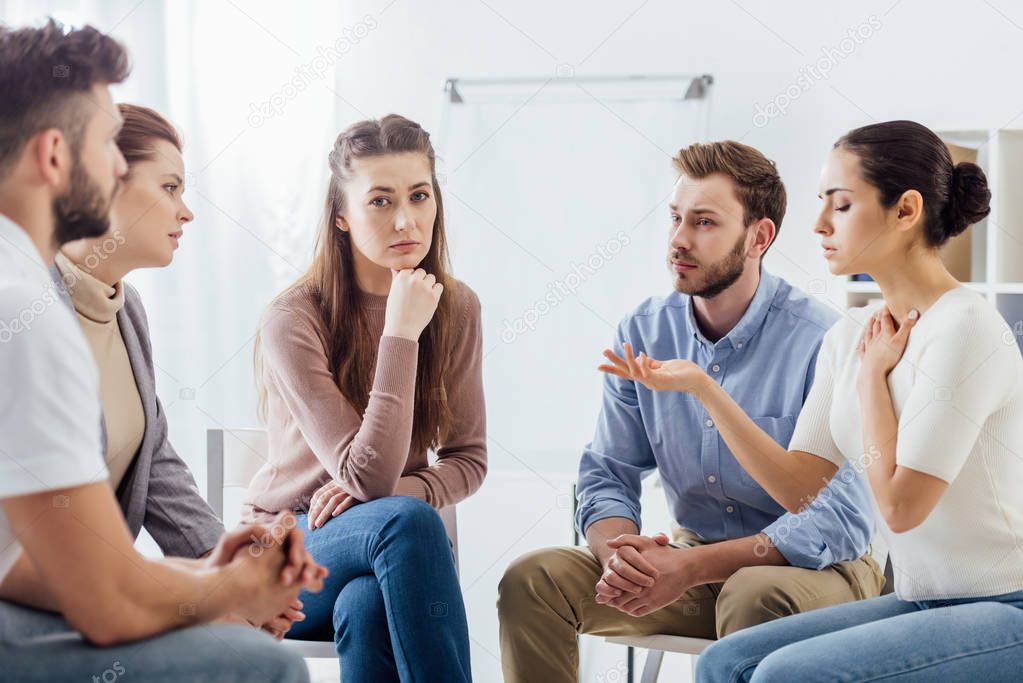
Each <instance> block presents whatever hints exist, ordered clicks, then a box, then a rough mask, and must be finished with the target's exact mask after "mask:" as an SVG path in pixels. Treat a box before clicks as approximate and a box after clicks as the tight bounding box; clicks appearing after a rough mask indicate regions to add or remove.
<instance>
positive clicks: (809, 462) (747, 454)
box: [695, 376, 838, 512]
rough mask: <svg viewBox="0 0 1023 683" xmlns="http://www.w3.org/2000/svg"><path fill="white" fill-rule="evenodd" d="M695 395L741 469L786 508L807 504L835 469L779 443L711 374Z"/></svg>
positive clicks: (800, 506)
mask: <svg viewBox="0 0 1023 683" xmlns="http://www.w3.org/2000/svg"><path fill="white" fill-rule="evenodd" d="M695 395H696V397H697V398H698V399H699V400H700V402H701V403H703V405H704V407H705V408H706V409H707V412H708V413H710V416H711V419H712V420H713V421H714V426H716V427H717V430H718V432H719V433H720V434H721V438H723V439H724V441H725V443H726V444H727V445H728V448H729V449H730V450H731V451H732V454H733V455H735V458H736V459H737V460H738V461H739V464H741V465H742V467H743V469H745V470H746V471H747V472H748V473H749V474H750V476H752V477H753V478H754V479H756V481H757V482H758V483H759V484H760V485H761V486H762V487H763V488H764V490H765V491H767V493H768V494H769V495H770V496H771V497H772V498H774V499H775V500H776V501H778V503H780V504H781V505H782V506H783V507H784V508H785V509H786V510H788V511H789V512H798V511H799V510H801V509H802V508H804V507H805V506H807V505H809V504H810V502H812V501H813V499H814V498H816V497H817V494H818V493H819V492H820V491H821V489H822V488H824V487H825V486H826V485H827V483H828V481H829V480H830V479H831V477H833V476H834V474H835V472H836V471H837V469H838V468H837V467H836V466H835V465H834V463H832V462H830V461H828V460H825V459H824V458H819V457H817V456H815V455H812V454H809V453H802V452H799V451H792V452H790V451H788V450H786V449H785V448H784V447H782V446H781V445H779V444H778V443H777V442H776V441H775V440H774V439H772V438H771V436H770V435H769V434H767V433H766V432H764V430H762V429H760V427H758V426H757V425H756V423H755V422H753V420H752V419H750V417H749V416H748V415H746V413H745V412H744V411H743V409H742V408H741V407H740V406H739V404H738V403H736V402H735V400H734V399H733V398H732V397H731V396H729V395H728V393H727V392H726V391H725V390H724V389H723V388H721V386H720V385H719V384H718V383H717V382H715V381H714V380H713V379H712V378H711V377H709V376H704V379H702V380H701V385H700V387H699V389H698V390H697V391H696V392H695Z"/></svg>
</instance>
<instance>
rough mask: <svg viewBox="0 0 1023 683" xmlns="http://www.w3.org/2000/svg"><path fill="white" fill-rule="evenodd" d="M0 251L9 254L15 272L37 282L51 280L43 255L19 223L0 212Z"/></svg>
mask: <svg viewBox="0 0 1023 683" xmlns="http://www.w3.org/2000/svg"><path fill="white" fill-rule="evenodd" d="M0 251H6V252H9V253H10V254H11V264H10V265H12V266H13V267H14V269H15V270H16V271H17V272H20V273H22V274H23V275H26V276H28V277H31V278H32V279H34V280H38V281H39V282H51V280H50V269H49V268H48V267H47V265H46V263H45V262H44V261H43V255H42V254H40V253H39V250H38V249H36V245H35V243H34V242H33V241H32V238H31V237H29V236H28V233H27V232H26V231H25V230H24V228H22V227H21V226H20V225H18V224H17V223H15V222H14V221H12V220H11V219H10V218H8V217H7V216H5V215H3V214H2V213H0Z"/></svg>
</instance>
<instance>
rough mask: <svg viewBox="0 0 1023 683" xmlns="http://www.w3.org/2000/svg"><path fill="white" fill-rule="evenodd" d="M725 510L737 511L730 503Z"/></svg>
mask: <svg viewBox="0 0 1023 683" xmlns="http://www.w3.org/2000/svg"><path fill="white" fill-rule="evenodd" d="M725 512H735V508H733V507H732V506H731V505H729V506H728V507H726V508H725Z"/></svg>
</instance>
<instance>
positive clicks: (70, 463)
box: [0, 214, 108, 579]
mask: <svg viewBox="0 0 1023 683" xmlns="http://www.w3.org/2000/svg"><path fill="white" fill-rule="evenodd" d="M107 476H108V474H107V468H106V464H105V462H104V459H103V451H102V447H101V437H100V402H99V373H98V371H97V370H96V363H95V361H94V360H93V357H92V354H91V352H90V351H89V346H88V344H86V341H85V337H84V336H83V335H82V331H81V328H80V327H79V326H78V321H77V320H75V316H74V314H73V313H72V312H71V310H70V308H69V307H68V306H67V305H66V304H65V302H64V301H63V300H62V299H61V297H60V293H59V291H58V289H57V286H56V285H55V284H54V282H53V280H52V279H51V278H50V273H49V269H48V268H47V266H46V264H45V263H44V262H43V259H42V256H41V255H40V254H39V251H38V250H37V249H36V247H35V244H33V242H32V240H31V239H29V236H28V233H26V232H25V231H24V230H22V229H21V228H20V227H19V226H18V225H17V224H15V223H14V222H12V221H11V220H10V219H9V218H7V217H6V216H4V215H2V214H0V499H5V498H12V497H15V496H21V495H25V494H29V493H38V492H41V491H51V490H56V489H62V488H67V487H70V486H80V485H83V484H89V483H93V482H99V481H105V480H106V478H107ZM69 503H70V501H69V500H67V499H66V498H64V497H61V496H54V501H53V504H54V505H55V506H62V505H67V504H69ZM26 533H32V530H28V531H27V532H26ZM20 552H21V545H20V544H19V543H18V541H17V537H16V536H15V534H14V532H13V530H12V529H11V527H10V524H9V523H8V520H7V515H6V514H5V513H4V511H3V508H2V507H0V579H2V578H3V577H4V576H5V575H6V574H7V572H8V571H10V568H11V565H13V564H14V561H15V560H16V559H17V558H18V555H19V554H20Z"/></svg>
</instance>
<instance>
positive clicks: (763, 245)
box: [749, 218, 778, 258]
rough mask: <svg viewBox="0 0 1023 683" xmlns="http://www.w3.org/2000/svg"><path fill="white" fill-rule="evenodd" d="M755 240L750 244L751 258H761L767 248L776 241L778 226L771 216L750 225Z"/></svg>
mask: <svg viewBox="0 0 1023 683" xmlns="http://www.w3.org/2000/svg"><path fill="white" fill-rule="evenodd" d="M750 232H751V233H752V235H753V240H752V242H751V243H750V246H749V256H750V258H760V257H761V256H763V255H764V252H765V251H767V248H768V247H770V246H771V244H772V243H773V242H774V238H775V235H777V234H778V228H777V226H775V224H774V221H772V220H771V219H770V218H761V219H760V220H758V221H757V222H756V223H754V224H753V225H751V226H750Z"/></svg>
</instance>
